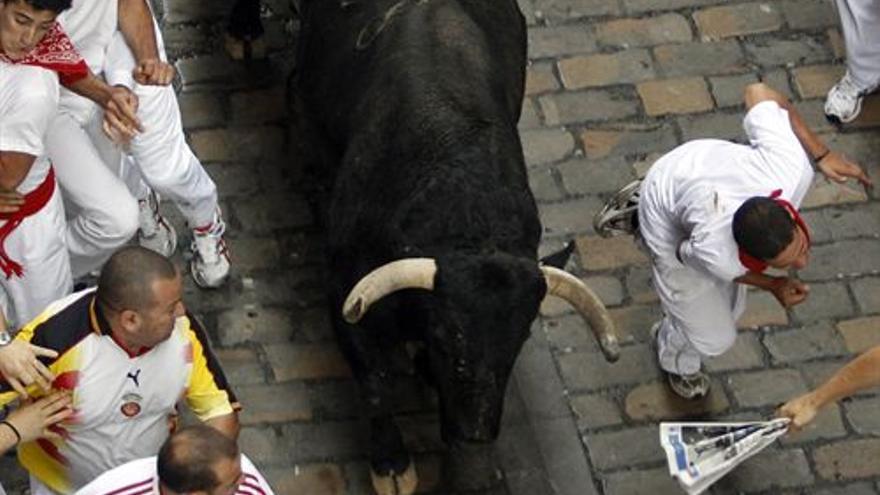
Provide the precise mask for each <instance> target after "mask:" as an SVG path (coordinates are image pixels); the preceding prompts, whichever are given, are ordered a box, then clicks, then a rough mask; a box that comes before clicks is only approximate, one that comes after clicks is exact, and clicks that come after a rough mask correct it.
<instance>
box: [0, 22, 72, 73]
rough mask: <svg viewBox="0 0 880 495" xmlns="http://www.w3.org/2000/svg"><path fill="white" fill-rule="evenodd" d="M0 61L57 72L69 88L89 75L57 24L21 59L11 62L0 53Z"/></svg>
mask: <svg viewBox="0 0 880 495" xmlns="http://www.w3.org/2000/svg"><path fill="white" fill-rule="evenodd" d="M0 61H3V62H6V63H7V64H25V65H34V66H37V67H42V68H44V69H48V70H51V71H53V72H57V73H58V79H59V80H60V81H61V84H63V85H64V86H70V85H71V84H73V83H75V82H77V81H79V80H80V79H83V78H85V77H87V76H88V75H89V66H88V65H86V61H85V60H83V58H82V57H81V56H80V54H79V53H78V52H77V51H76V47H74V46H73V42H72V41H70V38H68V37H67V34H65V33H64V30H62V29H61V25H60V24H58V23H57V22H56V23H55V24H53V25H52V27H51V28H49V31H48V32H47V33H46V35H45V36H43V39H41V40H40V42H39V43H37V46H36V47H34V49H33V50H31V52H30V53H28V54H27V55H25V56H24V57H23V58H20V59H18V60H12V59H11V58H9V57H8V56H7V55H6V54H5V53H3V52H0Z"/></svg>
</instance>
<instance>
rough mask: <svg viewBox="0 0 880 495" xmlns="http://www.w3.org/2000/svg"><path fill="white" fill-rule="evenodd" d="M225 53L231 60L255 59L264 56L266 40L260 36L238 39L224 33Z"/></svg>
mask: <svg viewBox="0 0 880 495" xmlns="http://www.w3.org/2000/svg"><path fill="white" fill-rule="evenodd" d="M225 46H226V53H228V54H229V57H230V58H231V59H232V60H256V59H263V58H266V41H265V39H264V38H263V37H262V36H260V37H259V38H256V39H252V40H242V39H238V38H236V37H235V36H232V35H231V34H229V33H227V34H226V40H225Z"/></svg>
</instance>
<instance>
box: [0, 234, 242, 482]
mask: <svg viewBox="0 0 880 495" xmlns="http://www.w3.org/2000/svg"><path fill="white" fill-rule="evenodd" d="M181 293H182V287H181V279H180V273H179V272H178V271H177V269H176V268H175V266H174V265H173V264H172V263H171V262H170V261H169V260H168V259H167V258H165V257H163V256H161V255H159V254H157V253H155V252H153V251H150V250H149V249H146V248H142V247H139V246H133V247H126V248H123V249H121V250H119V251H117V252H116V253H114V254H113V256H111V257H110V259H109V260H108V261H107V264H106V265H105V266H104V268H103V270H102V271H101V276H100V278H99V280H98V287H97V289H89V290H85V291H82V292H78V293H75V294H72V295H70V296H68V297H65V298H64V299H61V300H59V301H56V302H55V303H52V304H51V305H50V306H49V307H48V308H47V309H46V310H45V311H44V312H43V313H42V314H40V315H39V316H38V317H37V318H36V319H34V320H33V321H32V322H31V323H29V324H28V325H26V326H25V327H24V328H23V329H22V331H21V332H20V333H19V334H18V336H16V338H17V339H21V340H23V341H25V342H29V343H33V344H36V345H40V346H43V347H46V348H49V349H52V350H54V351H56V352H58V356H59V357H58V358H55V359H47V358H44V359H43V362H44V364H46V366H48V367H49V369H50V370H51V371H52V373H54V375H55V376H56V377H57V378H56V379H55V381H54V382H53V387H54V388H56V389H62V390H70V391H71V393H72V398H73V404H72V407H73V409H74V410H75V411H76V415H75V416H73V417H71V418H68V419H67V420H64V421H62V422H61V423H59V424H58V425H57V426H58V427H59V428H60V430H61V432H62V433H61V434H60V436H59V438H57V439H52V440H46V439H44V440H38V441H36V442H28V443H24V444H22V445H21V446H20V447H19V449H18V454H19V456H18V457H19V461H20V462H21V464H22V465H23V466H24V467H25V469H27V470H28V471H29V472H30V474H31V493H32V494H33V495H41V494H51V493H73V492H75V491H76V490H78V489H79V488H81V487H82V486H83V485H85V484H86V483H88V482H89V481H91V480H93V479H94V478H95V477H97V476H98V475H99V474H101V473H103V472H104V471H107V470H109V469H112V468H114V467H116V466H119V465H122V464H124V463H126V462H129V461H131V460H134V459H140V458H142V457H147V456H151V455H155V454H156V452H158V451H159V448H160V446H161V445H162V443H163V442H164V441H165V440H166V439H167V438H168V434H169V418H170V417H171V416H172V415H174V414H175V404H177V402H178V400H179V399H181V398H185V399H186V402H187V404H188V405H189V407H190V408H191V409H192V411H193V413H194V414H195V415H196V416H197V417H198V418H199V419H201V420H202V421H203V422H204V423H205V424H207V425H209V426H211V427H213V428H215V429H217V430H218V431H220V432H222V433H223V434H225V435H226V436H228V437H229V438H231V439H235V438H237V436H238V428H239V425H238V415H237V412H236V411H237V409H238V404H237V403H236V399H235V396H234V395H233V394H232V392H231V391H230V390H229V387H228V385H227V382H226V378H225V376H224V375H223V372H222V370H221V369H220V365H219V363H218V362H217V360H216V358H215V357H214V355H213V354H212V353H211V350H210V348H209V346H208V339H207V335H206V333H205V331H204V330H203V329H202V328H201V326H200V325H199V322H198V321H197V320H196V319H195V318H194V317H193V316H192V315H190V314H189V313H187V311H186V309H185V308H184V306H183V301H182V300H181ZM3 390H4V389H3V388H0V392H2V391H3ZM28 393H29V394H31V395H32V396H39V395H40V394H41V393H42V392H41V390H40V389H38V388H37V387H30V388H29V389H28ZM14 398H15V394H14V393H13V392H7V393H0V405H4V404H6V403H9V402H11V401H12V400H13V399H14Z"/></svg>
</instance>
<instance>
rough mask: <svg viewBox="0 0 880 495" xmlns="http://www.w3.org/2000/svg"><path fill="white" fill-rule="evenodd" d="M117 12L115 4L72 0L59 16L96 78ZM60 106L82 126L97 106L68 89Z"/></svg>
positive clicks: (114, 1)
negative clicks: (70, 4) (71, 3)
mask: <svg viewBox="0 0 880 495" xmlns="http://www.w3.org/2000/svg"><path fill="white" fill-rule="evenodd" d="M118 12H119V9H118V2H117V0H75V1H74V2H73V5H72V6H71V8H69V9H67V10H65V11H64V12H62V13H61V15H59V16H58V22H59V23H61V26H62V27H63V28H64V31H65V32H66V33H67V35H68V36H69V37H70V39H71V40H72V41H73V44H74V45H75V46H76V50H77V51H78V52H79V54H80V55H82V57H83V58H84V59H85V61H86V63H87V64H88V65H89V69H91V71H92V72H93V73H95V74H101V72H102V71H103V70H104V64H105V62H106V58H107V48H108V46H109V45H110V41H111V40H112V39H113V34H114V33H115V32H116V30H117V26H118V25H119V19H118ZM60 106H61V110H60V112H61V113H63V114H69V115H71V116H73V117H74V118H75V119H76V120H77V121H78V122H79V123H80V124H81V125H83V124H85V123H86V122H88V120H89V119H90V118H91V117H92V115H93V114H94V112H96V111H97V110H98V106H97V104H95V103H94V102H92V101H91V100H89V99H87V98H84V97H81V96H79V95H77V94H76V93H74V92H73V91H70V90H69V89H67V88H61V101H60ZM53 151H54V150H53Z"/></svg>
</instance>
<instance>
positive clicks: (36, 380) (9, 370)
mask: <svg viewBox="0 0 880 495" xmlns="http://www.w3.org/2000/svg"><path fill="white" fill-rule="evenodd" d="M40 356H45V357H49V358H54V357H56V356H58V353H57V352H55V351H53V350H52V349H46V348H44V347H39V346H36V345H33V344H29V343H27V342H25V341H23V340H18V339H15V340H13V341H12V342H10V343H9V345H6V346H3V347H0V375H3V377H4V378H5V379H6V381H7V382H9V385H11V386H12V388H13V389H15V391H16V392H18V393H19V394H20V395H21V396H22V397H27V395H28V393H27V387H28V386H30V385H33V384H37V385H38V386H39V387H40V388H41V389H43V391H45V392H48V391H49V389H50V387H51V385H52V380H54V379H55V375H53V374H52V372H51V371H49V368H47V367H46V366H45V365H44V364H43V363H42V362H40V360H39V359H37V358H38V357H40Z"/></svg>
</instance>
